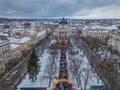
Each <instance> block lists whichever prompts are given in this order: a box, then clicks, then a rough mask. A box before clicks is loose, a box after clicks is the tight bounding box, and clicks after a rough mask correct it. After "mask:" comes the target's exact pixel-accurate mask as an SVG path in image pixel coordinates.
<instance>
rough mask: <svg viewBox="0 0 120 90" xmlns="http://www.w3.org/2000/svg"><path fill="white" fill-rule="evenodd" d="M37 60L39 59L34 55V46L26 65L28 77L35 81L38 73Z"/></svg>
mask: <svg viewBox="0 0 120 90" xmlns="http://www.w3.org/2000/svg"><path fill="white" fill-rule="evenodd" d="M38 61H39V59H38V57H37V55H36V52H35V48H34V49H33V50H32V53H31V55H30V59H29V60H28V67H27V72H28V74H29V79H31V80H32V81H35V80H36V79H37V75H38V73H39V64H38Z"/></svg>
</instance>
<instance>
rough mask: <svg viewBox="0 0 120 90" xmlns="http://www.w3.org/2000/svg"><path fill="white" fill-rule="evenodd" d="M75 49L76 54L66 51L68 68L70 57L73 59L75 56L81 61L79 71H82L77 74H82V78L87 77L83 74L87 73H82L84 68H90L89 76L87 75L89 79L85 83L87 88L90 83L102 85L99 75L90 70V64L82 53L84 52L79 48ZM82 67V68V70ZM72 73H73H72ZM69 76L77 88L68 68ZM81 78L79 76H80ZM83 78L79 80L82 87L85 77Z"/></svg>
mask: <svg viewBox="0 0 120 90" xmlns="http://www.w3.org/2000/svg"><path fill="white" fill-rule="evenodd" d="M76 50H78V51H79V54H76V55H72V56H71V55H69V54H68V53H67V62H68V68H70V67H72V66H70V62H71V61H70V59H71V58H75V59H74V60H77V58H78V59H79V60H82V63H81V66H80V69H81V70H80V71H82V72H81V74H79V75H83V76H84V78H87V77H86V76H85V74H87V73H84V69H89V70H90V73H89V74H90V76H88V77H89V80H88V84H87V86H86V87H87V88H88V89H89V88H90V87H91V86H92V85H104V84H103V83H102V81H101V80H100V79H99V77H98V76H97V74H96V73H95V72H94V71H92V70H91V69H90V68H91V66H90V64H89V62H88V59H87V58H86V56H85V55H84V53H83V51H82V50H80V49H76ZM82 69H83V70H82ZM73 75H74V74H73ZM78 77H80V76H78ZM69 78H70V79H71V80H73V82H74V84H75V88H78V86H77V81H76V80H75V79H73V78H72V74H71V72H70V70H69ZM80 78H81V77H80ZM84 78H81V82H82V87H83V86H84V85H85V79H84Z"/></svg>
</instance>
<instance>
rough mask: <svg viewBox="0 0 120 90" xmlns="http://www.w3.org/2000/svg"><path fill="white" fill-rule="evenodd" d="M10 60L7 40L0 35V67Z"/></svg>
mask: <svg viewBox="0 0 120 90" xmlns="http://www.w3.org/2000/svg"><path fill="white" fill-rule="evenodd" d="M10 58H11V54H10V42H9V40H8V39H7V38H6V37H5V36H3V35H1V36H0V65H1V64H3V63H4V64H5V63H7V62H8V60H9V59H10Z"/></svg>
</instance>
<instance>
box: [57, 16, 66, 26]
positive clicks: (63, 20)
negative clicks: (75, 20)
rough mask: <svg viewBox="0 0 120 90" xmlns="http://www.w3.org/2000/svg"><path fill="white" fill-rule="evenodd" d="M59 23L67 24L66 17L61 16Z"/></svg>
mask: <svg viewBox="0 0 120 90" xmlns="http://www.w3.org/2000/svg"><path fill="white" fill-rule="evenodd" d="M59 24H61V25H66V24H68V22H67V21H66V19H65V18H64V17H63V19H62V20H61V21H60V22H59Z"/></svg>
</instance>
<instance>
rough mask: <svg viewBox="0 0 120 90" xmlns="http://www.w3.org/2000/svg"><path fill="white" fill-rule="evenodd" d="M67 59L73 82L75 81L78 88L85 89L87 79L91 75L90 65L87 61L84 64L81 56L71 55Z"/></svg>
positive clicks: (87, 82)
mask: <svg viewBox="0 0 120 90" xmlns="http://www.w3.org/2000/svg"><path fill="white" fill-rule="evenodd" d="M69 60H70V63H69V71H70V72H69V75H70V76H71V78H72V79H73V80H74V82H76V84H77V87H78V88H81V90H86V89H87V85H88V84H89V80H90V79H91V77H92V76H93V74H92V71H91V69H90V65H88V63H86V65H85V62H84V61H83V58H79V57H74V56H72V58H69Z"/></svg>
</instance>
